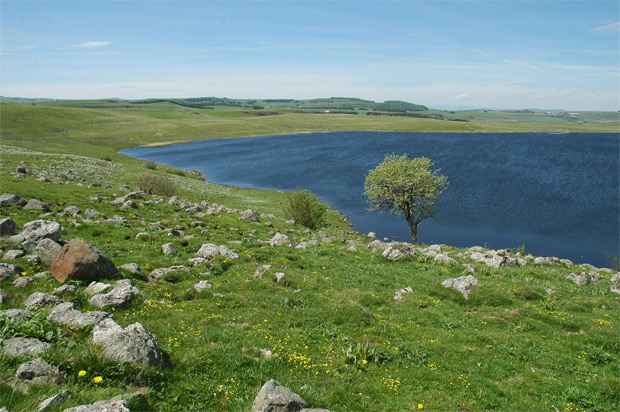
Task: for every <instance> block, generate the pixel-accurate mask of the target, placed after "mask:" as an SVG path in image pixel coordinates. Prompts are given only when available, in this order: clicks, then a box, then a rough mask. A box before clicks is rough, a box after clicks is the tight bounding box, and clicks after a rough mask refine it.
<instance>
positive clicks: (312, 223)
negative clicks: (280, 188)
mask: <svg viewBox="0 0 620 412" xmlns="http://www.w3.org/2000/svg"><path fill="white" fill-rule="evenodd" d="M326 211H327V205H326V204H325V203H324V202H321V201H320V200H319V199H318V198H317V197H316V196H315V195H314V193H312V192H310V191H309V190H306V189H302V188H298V189H297V190H296V191H295V192H293V193H290V194H289V195H288V208H287V209H286V210H285V215H286V217H287V218H288V219H293V220H294V221H295V223H297V224H300V225H302V226H305V227H307V228H309V229H312V230H314V229H317V228H319V227H321V226H322V225H323V224H324V223H325V212H326Z"/></svg>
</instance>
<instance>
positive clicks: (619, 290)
mask: <svg viewBox="0 0 620 412" xmlns="http://www.w3.org/2000/svg"><path fill="white" fill-rule="evenodd" d="M609 291H610V292H613V293H620V285H611V288H610V289H609Z"/></svg>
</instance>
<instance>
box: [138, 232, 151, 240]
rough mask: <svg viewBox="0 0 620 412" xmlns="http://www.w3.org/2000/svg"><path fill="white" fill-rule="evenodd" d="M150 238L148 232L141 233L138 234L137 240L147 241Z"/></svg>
mask: <svg viewBox="0 0 620 412" xmlns="http://www.w3.org/2000/svg"><path fill="white" fill-rule="evenodd" d="M148 237H149V234H148V232H140V233H138V234H136V239H143V238H144V239H146V238H148Z"/></svg>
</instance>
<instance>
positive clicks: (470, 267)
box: [463, 263, 476, 274]
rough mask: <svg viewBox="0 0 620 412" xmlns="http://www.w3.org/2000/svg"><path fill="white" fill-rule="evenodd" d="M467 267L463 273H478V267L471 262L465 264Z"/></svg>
mask: <svg viewBox="0 0 620 412" xmlns="http://www.w3.org/2000/svg"><path fill="white" fill-rule="evenodd" d="M463 266H464V267H465V269H463V274H465V273H474V274H475V273H476V268H475V267H474V265H472V264H471V263H466V264H464V265H463Z"/></svg>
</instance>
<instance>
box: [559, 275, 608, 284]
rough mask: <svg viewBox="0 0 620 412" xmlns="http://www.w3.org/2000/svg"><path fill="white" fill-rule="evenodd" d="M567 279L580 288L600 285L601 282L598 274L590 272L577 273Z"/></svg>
mask: <svg viewBox="0 0 620 412" xmlns="http://www.w3.org/2000/svg"><path fill="white" fill-rule="evenodd" d="M566 279H569V280H572V281H573V282H575V283H576V284H577V285H578V286H584V285H587V284H588V283H594V284H597V285H598V284H599V282H600V276H599V274H598V273H596V272H589V273H585V272H575V273H571V274H570V275H568V276H566Z"/></svg>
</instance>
